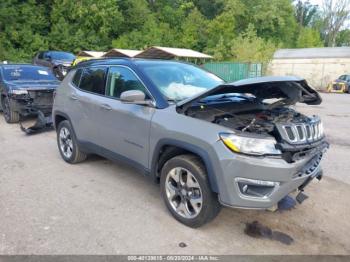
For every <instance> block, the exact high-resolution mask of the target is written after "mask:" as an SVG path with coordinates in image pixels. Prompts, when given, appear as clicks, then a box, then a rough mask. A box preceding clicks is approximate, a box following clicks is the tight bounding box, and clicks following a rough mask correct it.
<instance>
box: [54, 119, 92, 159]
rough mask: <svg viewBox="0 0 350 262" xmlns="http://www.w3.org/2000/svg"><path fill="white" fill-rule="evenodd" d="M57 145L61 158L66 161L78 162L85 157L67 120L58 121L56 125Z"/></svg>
mask: <svg viewBox="0 0 350 262" xmlns="http://www.w3.org/2000/svg"><path fill="white" fill-rule="evenodd" d="M57 145H58V150H59V151H60V154H61V156H62V158H63V160H64V161H66V162H67V163H70V164H76V163H80V162H82V161H84V160H85V159H86V157H87V154H85V153H84V152H82V151H80V148H79V145H78V143H77V139H76V137H75V135H74V132H73V128H72V126H71V124H70V122H69V121H68V120H64V121H62V122H60V123H59V125H58V127H57Z"/></svg>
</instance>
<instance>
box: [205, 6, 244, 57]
mask: <svg viewBox="0 0 350 262" xmlns="http://www.w3.org/2000/svg"><path fill="white" fill-rule="evenodd" d="M226 1H227V2H226V3H225V7H224V11H223V12H222V13H221V14H220V15H218V16H216V17H215V18H214V19H213V20H211V21H210V22H209V23H208V27H207V35H208V40H207V46H206V49H205V51H206V52H208V53H210V54H215V57H217V58H218V57H221V58H222V59H227V58H229V57H230V48H231V47H230V43H231V41H232V39H234V38H235V36H236V35H237V34H236V22H237V21H236V17H237V16H238V15H240V14H242V12H243V8H244V7H243V5H242V3H241V2H240V0H226Z"/></svg>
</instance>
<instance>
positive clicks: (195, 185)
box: [160, 155, 220, 228]
mask: <svg viewBox="0 0 350 262" xmlns="http://www.w3.org/2000/svg"><path fill="white" fill-rule="evenodd" d="M160 187H161V194H162V197H163V200H164V202H165V204H166V206H167V208H168V209H169V211H170V213H171V214H172V215H173V216H174V218H175V219H176V220H178V221H180V222H181V223H183V224H185V225H186V226H189V227H192V228H197V227H200V226H202V225H204V224H206V223H208V222H209V221H211V220H213V219H214V218H215V217H216V216H217V215H218V213H219V212H220V204H219V202H218V199H217V195H216V194H215V193H213V192H212V191H211V189H210V185H209V182H208V178H207V175H206V169H205V167H204V165H203V163H202V161H201V160H200V159H199V158H198V157H196V156H194V155H180V156H176V157H174V158H172V159H170V160H168V161H167V162H166V163H165V164H164V166H163V168H162V170H161V179H160Z"/></svg>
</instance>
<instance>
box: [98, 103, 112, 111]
mask: <svg viewBox="0 0 350 262" xmlns="http://www.w3.org/2000/svg"><path fill="white" fill-rule="evenodd" d="M100 107H101V108H102V109H104V110H108V111H111V110H112V107H111V106H110V105H107V104H101V105H100Z"/></svg>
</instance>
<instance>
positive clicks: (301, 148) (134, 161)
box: [53, 58, 328, 227]
mask: <svg viewBox="0 0 350 262" xmlns="http://www.w3.org/2000/svg"><path fill="white" fill-rule="evenodd" d="M298 102H299V103H305V104H310V105H317V104H320V103H321V98H320V96H319V94H318V93H317V92H316V91H315V90H313V89H312V88H311V87H310V86H308V84H307V83H306V81H305V80H303V79H300V78H296V77H261V78H255V79H247V80H241V81H237V82H234V83H229V84H228V83H224V82H223V81H222V80H221V79H219V78H218V77H217V76H215V75H213V74H211V73H209V72H207V71H205V70H203V69H201V68H199V67H196V66H194V65H191V64H187V63H181V62H176V61H161V60H138V59H122V58H120V59H102V60H90V61H86V62H82V63H80V64H78V65H77V66H76V67H75V68H73V69H72V70H71V71H70V72H69V73H68V75H67V76H66V77H65V78H64V80H63V82H62V83H61V85H60V87H59V88H58V89H57V93H56V96H55V101H54V106H53V119H54V125H55V128H56V131H57V143H58V149H59V151H60V154H61V156H62V158H63V159H64V160H65V161H66V162H68V163H72V164H74V163H78V162H81V161H83V160H85V159H86V157H87V155H88V154H98V155H101V156H104V157H106V158H109V159H112V160H123V161H126V162H128V163H130V164H131V165H133V166H134V167H136V168H138V169H140V170H141V171H142V172H143V173H144V174H146V175H149V176H150V177H151V178H152V179H153V180H154V181H156V182H158V183H160V187H161V195H162V197H163V199H164V202H165V204H166V206H167V208H168V209H169V211H170V212H171V214H172V215H173V216H174V217H175V218H176V219H177V220H178V221H180V222H181V223H183V224H185V225H187V226H190V227H199V226H201V225H203V224H205V223H207V222H209V221H210V220H212V219H213V218H214V217H215V216H216V215H217V214H218V213H219V211H220V207H221V206H228V207H238V208H254V209H256V208H258V209H266V208H271V207H273V206H275V205H276V204H277V203H278V202H279V201H280V200H281V199H283V198H284V197H286V196H287V195H288V194H290V193H291V192H294V191H300V192H299V194H298V196H297V200H298V201H299V202H302V201H303V199H304V198H305V195H304V194H303V193H302V192H303V191H304V188H305V187H306V185H307V184H308V183H309V182H310V181H311V180H312V179H313V178H318V179H321V177H322V171H321V167H320V161H321V159H322V157H323V155H324V153H325V151H326V149H327V148H328V143H327V142H326V140H325V136H324V132H323V126H322V123H321V120H320V118H319V117H317V116H305V115H303V114H301V113H298V112H296V111H295V110H294V109H292V108H291V106H292V105H294V104H296V103H298Z"/></svg>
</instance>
